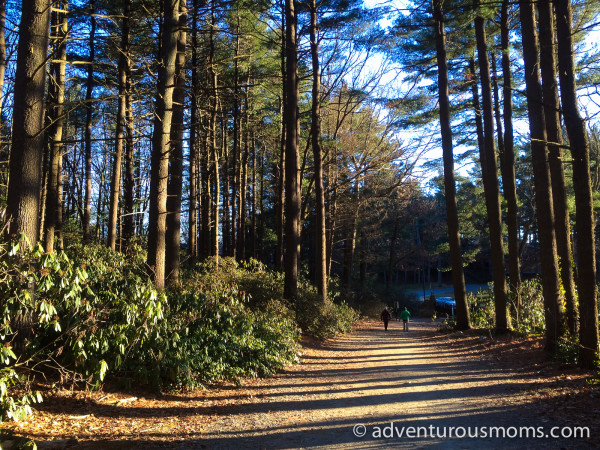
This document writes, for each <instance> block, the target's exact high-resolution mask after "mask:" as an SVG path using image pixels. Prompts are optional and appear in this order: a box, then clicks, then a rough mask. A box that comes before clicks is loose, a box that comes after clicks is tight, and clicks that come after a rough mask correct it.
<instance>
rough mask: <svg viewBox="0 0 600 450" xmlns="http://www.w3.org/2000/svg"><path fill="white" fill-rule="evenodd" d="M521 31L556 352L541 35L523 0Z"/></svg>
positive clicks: (550, 336)
mask: <svg viewBox="0 0 600 450" xmlns="http://www.w3.org/2000/svg"><path fill="white" fill-rule="evenodd" d="M519 5H520V12H521V33H522V39H523V60H524V63H525V84H526V87H527V110H528V117H529V129H530V134H531V155H532V163H533V177H534V191H535V203H536V208H537V224H538V232H539V243H540V259H541V266H542V290H543V294H544V310H545V311H544V312H545V317H546V348H547V350H548V351H550V352H553V351H554V350H555V349H556V344H557V340H558V338H559V337H560V335H561V334H562V326H561V319H562V317H561V311H560V307H559V305H560V287H559V286H560V280H559V274H558V261H557V254H556V237H555V234H554V208H553V205H552V186H551V184H550V168H549V166H548V158H547V154H546V142H547V139H546V122H545V119H544V106H543V103H542V101H543V98H542V85H541V80H540V73H539V70H538V68H539V60H538V36H537V31H536V27H535V14H534V10H533V4H532V3H530V2H529V1H528V0H521V1H520V3H519Z"/></svg>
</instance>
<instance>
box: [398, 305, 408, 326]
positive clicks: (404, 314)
mask: <svg viewBox="0 0 600 450" xmlns="http://www.w3.org/2000/svg"><path fill="white" fill-rule="evenodd" d="M400 318H401V319H402V322H404V331H408V321H409V319H410V311H409V310H408V309H407V308H406V307H404V311H402V312H401V313H400Z"/></svg>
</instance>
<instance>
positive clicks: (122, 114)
mask: <svg viewBox="0 0 600 450" xmlns="http://www.w3.org/2000/svg"><path fill="white" fill-rule="evenodd" d="M124 16H126V14H124ZM126 26H127V29H126ZM128 26H129V22H128V18H127V17H124V18H123V27H122V33H121V49H120V52H119V65H118V81H119V93H118V98H119V103H118V107H117V125H116V130H115V153H114V156H113V169H112V176H111V180H110V203H109V209H108V237H107V239H106V244H107V246H108V247H109V248H110V249H111V250H113V251H115V250H116V249H117V231H118V229H117V228H118V227H117V222H118V220H119V197H120V196H121V167H122V165H123V164H122V161H123V147H124V145H123V144H124V142H125V122H126V121H127V65H128V64H129V63H128V61H127V48H128V45H129V29H128ZM90 67H91V66H90ZM89 107H90V106H88V108H89ZM90 118H91V114H90ZM90 132H91V122H90ZM90 144H91V141H90Z"/></svg>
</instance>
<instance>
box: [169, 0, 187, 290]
mask: <svg viewBox="0 0 600 450" xmlns="http://www.w3.org/2000/svg"><path fill="white" fill-rule="evenodd" d="M186 26H187V9H186V5H185V0H183V1H180V2H179V27H178V30H177V58H176V60H175V90H174V92H173V122H172V124H171V155H170V170H169V184H168V186H167V193H168V198H167V224H166V225H167V234H166V245H167V248H166V263H165V264H166V265H165V274H166V277H167V279H168V281H169V283H171V284H177V282H178V281H179V266H180V256H179V250H180V246H181V197H182V190H183V132H184V127H185V125H184V104H185V53H186V46H187V33H186Z"/></svg>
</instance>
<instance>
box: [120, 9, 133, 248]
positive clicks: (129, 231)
mask: <svg viewBox="0 0 600 450" xmlns="http://www.w3.org/2000/svg"><path fill="white" fill-rule="evenodd" d="M130 17H131V0H125V1H124V4H123V23H122V26H121V27H122V28H121V29H122V31H121V51H122V52H123V54H124V55H125V117H124V121H125V131H126V135H125V136H126V137H125V179H124V180H123V201H124V204H125V214H124V217H123V239H124V241H125V245H126V246H129V244H130V242H131V239H132V238H133V236H134V234H135V226H134V223H135V221H134V216H133V215H134V204H135V201H134V191H135V169H134V165H135V161H134V160H135V149H134V146H133V111H132V107H133V105H132V102H131V65H130V63H129V57H130V53H129V26H130ZM119 62H120V60H119Z"/></svg>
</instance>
